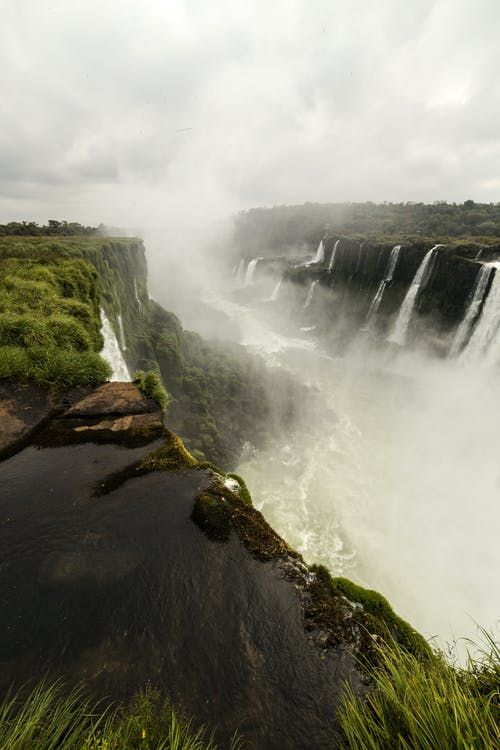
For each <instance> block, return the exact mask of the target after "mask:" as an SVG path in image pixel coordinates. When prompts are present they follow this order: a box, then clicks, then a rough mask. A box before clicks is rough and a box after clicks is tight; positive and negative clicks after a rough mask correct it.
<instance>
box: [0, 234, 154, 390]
mask: <svg viewBox="0 0 500 750" xmlns="http://www.w3.org/2000/svg"><path fill="white" fill-rule="evenodd" d="M131 268H132V269H134V270H135V271H136V272H137V273H141V274H143V275H145V268H146V265H145V257H144V248H143V246H142V242H141V241H140V240H138V239H135V238H133V239H130V238H109V237H86V236H81V237H79V236H72V237H60V236H57V237H46V236H42V237H26V236H15V235H13V236H1V237H0V279H1V282H0V379H9V380H16V381H20V382H35V383H38V384H40V385H43V386H46V387H50V388H57V389H63V388H68V387H72V386H76V385H97V384H98V383H102V382H104V381H105V380H106V379H107V378H108V377H109V375H110V368H109V366H108V365H107V363H106V362H104V360H103V359H102V358H101V357H100V356H99V352H100V351H101V349H102V346H103V339H102V335H101V333H100V328H101V319H100V312H99V307H100V305H101V306H102V305H104V306H106V307H108V309H109V308H111V309H113V308H114V307H115V304H116V294H117V291H116V285H117V283H118V279H119V278H121V279H123V278H126V277H127V274H128V275H129V274H130V269H131ZM122 283H123V282H122Z"/></svg>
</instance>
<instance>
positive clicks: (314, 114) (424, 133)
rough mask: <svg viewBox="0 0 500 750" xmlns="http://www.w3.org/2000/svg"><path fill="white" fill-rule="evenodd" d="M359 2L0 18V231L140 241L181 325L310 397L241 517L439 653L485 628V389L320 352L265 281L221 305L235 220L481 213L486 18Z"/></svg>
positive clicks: (492, 518)
mask: <svg viewBox="0 0 500 750" xmlns="http://www.w3.org/2000/svg"><path fill="white" fill-rule="evenodd" d="M368 5H369V4H367V3H351V4H346V3H341V2H336V1H335V2H331V1H329V2H326V0H325V1H323V0H321V1H320V2H317V3H315V4H314V7H313V8H312V7H311V5H310V4H308V3H306V2H304V0H297V1H295V0H279V2H276V3H273V4H272V5H270V4H269V3H264V2H263V0H258V2H253V3H247V2H243V1H238V2H234V1H233V2H229V0H221V1H220V2H216V3H215V4H214V3H212V4H210V5H207V4H206V3H202V2H199V1H198V0H174V1H172V2H168V3H160V2H156V0H145V2H143V3H141V4H138V3H134V2H131V1H130V0H120V2H118V0H111V1H110V2H107V3H104V4H103V3H98V2H97V1H96V0H86V2H83V0H75V1H74V2H71V3H62V2H58V0H53V2H51V3H50V4H40V3H39V2H34V0H19V2H16V3H15V4H13V3H10V4H9V3H4V7H2V9H1V10H0V20H1V24H0V29H1V31H0V35H1V39H2V44H1V45H0V59H1V62H2V65H1V70H2V90H3V95H4V99H5V101H6V102H7V103H8V106H7V107H6V112H5V114H4V118H3V125H2V133H1V136H0V163H1V165H2V169H1V170H0V195H1V201H0V220H2V221H6V222H7V221H12V220H30V219H33V220H36V221H39V222H44V221H46V219H47V218H49V217H50V218H52V217H54V218H67V219H68V220H77V221H79V222H81V223H83V224H93V225H97V224H99V223H101V222H102V223H104V224H108V225H112V226H120V227H124V228H127V230H130V232H133V233H137V234H139V235H141V236H143V237H144V239H145V243H146V247H147V254H148V265H149V289H150V293H151V295H152V296H153V297H154V298H155V299H157V300H158V301H159V302H160V303H161V304H162V305H163V306H164V307H165V308H166V309H169V310H173V311H174V312H176V313H177V314H178V315H179V316H180V318H181V320H182V323H183V325H184V326H185V327H187V328H192V329H195V330H198V331H199V332H200V333H202V334H203V335H205V336H209V337H211V336H217V337H221V338H227V339H229V340H231V341H237V342H239V343H241V344H242V345H243V346H245V347H246V348H247V349H248V350H250V351H254V352H255V353H258V354H259V355H260V356H262V357H264V359H265V360H266V362H267V363H268V366H270V367H279V368H285V369H287V370H289V371H290V372H292V373H293V374H294V375H295V376H296V378H297V380H298V381H299V382H301V383H305V384H308V385H310V386H311V388H312V389H313V391H314V393H315V398H316V399H318V400H319V401H320V403H321V404H322V405H323V407H324V408H323V409H319V410H318V409H315V410H314V412H313V413H314V418H313V417H312V416H311V415H310V416H309V418H304V419H303V421H302V422H301V423H299V424H297V426H296V430H295V432H294V433H293V434H288V435H286V436H283V438H282V439H279V440H277V441H276V444H275V445H274V446H273V449H272V450H268V451H264V452H260V451H258V450H256V449H254V448H252V446H248V451H247V454H246V455H245V456H244V457H243V459H242V462H241V465H240V466H239V467H238V470H239V472H240V473H241V474H242V475H243V476H244V477H245V478H246V479H247V481H248V483H249V485H250V488H251V490H252V493H253V496H254V498H255V501H256V504H257V507H259V508H261V509H262V510H263V512H264V514H265V516H266V518H267V519H268V521H269V522H270V523H271V525H273V526H274V527H275V528H276V529H277V531H278V532H279V533H281V534H282V535H283V536H284V537H285V539H286V540H287V541H288V542H289V543H290V544H291V545H292V546H295V547H296V548H297V549H298V550H299V551H301V552H302V553H303V554H304V556H305V558H306V559H307V561H308V562H322V563H325V564H326V565H328V567H329V568H330V569H331V570H332V573H333V574H334V575H343V574H345V575H347V576H350V577H352V578H353V579H355V580H357V581H359V582H360V583H362V584H363V585H366V586H369V587H373V588H375V589H377V590H379V591H381V592H382V593H384V594H385V595H386V596H387V597H388V598H389V600H390V602H391V604H393V606H394V608H395V609H396V610H397V611H398V612H399V613H400V614H401V615H402V616H404V617H407V618H408V619H409V620H410V621H411V622H412V623H413V624H414V625H415V626H416V627H417V628H419V629H420V630H421V631H422V632H424V633H425V635H426V636H428V637H433V636H435V635H439V638H440V639H441V642H443V641H446V640H447V639H449V638H452V637H454V636H462V635H466V634H468V633H471V631H472V630H473V624H472V623H473V621H474V620H475V621H477V622H478V623H480V624H481V625H483V626H485V627H490V626H492V625H493V624H494V622H495V618H496V617H497V614H498V613H497V612H495V611H494V605H495V601H494V598H495V597H494V592H495V591H496V590H497V582H496V579H495V573H496V572H497V571H498V569H499V565H498V562H499V561H498V558H497V557H495V554H496V553H495V548H496V547H497V546H498V545H497V543H496V539H495V537H494V529H495V528H498V520H499V519H498V507H499V506H498V494H499V469H498V455H497V450H495V446H496V445H497V443H496V429H495V421H494V415H495V414H496V413H498V405H499V399H500V394H499V386H498V382H497V380H495V377H494V376H493V374H492V373H491V372H490V371H488V370H484V371H483V370H482V369H481V368H477V367H473V366H470V367H466V366H463V365H461V364H459V363H457V362H455V361H453V362H452V361H438V360H436V358H434V357H433V356H431V355H429V354H427V353H426V351H425V349H418V347H417V349H416V351H414V352H413V354H402V353H401V352H399V351H397V350H396V349H394V348H390V347H383V348H382V349H380V348H379V347H373V346H371V345H370V343H369V341H368V340H367V337H366V336H362V335H360V336H359V337H358V336H357V335H354V334H353V336H352V341H351V344H350V346H349V347H348V348H347V349H346V348H345V347H341V348H340V349H339V350H338V352H336V349H335V343H336V338H338V339H340V338H341V337H342V336H343V334H342V332H341V331H340V328H339V327H338V326H336V324H335V323H332V326H331V335H330V343H331V344H332V346H331V347H330V348H329V349H328V351H326V350H323V348H322V344H320V343H319V340H318V338H317V337H316V335H315V331H314V330H311V329H313V328H314V325H315V323H314V322H312V321H311V320H310V316H308V313H307V310H304V305H305V303H306V294H307V290H302V291H303V292H304V294H303V299H302V298H301V299H300V300H299V301H297V308H298V309H301V310H302V313H301V314H302V316H303V319H302V320H299V319H292V318H290V317H289V316H288V313H287V308H286V307H282V308H280V307H279V306H273V303H272V302H271V301H270V297H271V296H272V293H273V290H274V289H275V287H276V284H277V281H278V280H279V273H278V272H277V273H276V274H274V275H272V276H271V277H269V278H268V279H267V281H266V282H265V283H264V285H262V286H257V287H256V288H247V289H242V288H237V287H236V286H235V281H234V276H232V275H231V272H232V270H233V269H232V264H231V263H229V261H228V260H227V258H228V257H229V255H231V257H234V253H232V254H231V252H230V246H231V237H232V235H231V230H232V225H231V218H230V217H231V216H232V215H234V214H235V213H236V212H238V211H240V210H242V209H246V208H249V207H251V206H272V205H281V204H287V203H302V202H306V201H312V202H315V201H325V202H326V201H328V202H331V201H379V202H382V201H426V202H432V201H440V200H444V199H446V200H448V201H464V200H466V199H468V198H472V199H474V200H476V201H486V202H487V201H492V202H494V201H497V200H498V190H499V187H500V179H499V177H498V170H497V164H498V156H499V154H500V136H499V133H498V126H497V123H498V120H499V118H500V97H499V96H495V92H497V89H498V82H497V77H498V76H497V70H498V67H499V62H500V47H499V45H498V39H497V36H498V33H497V30H498V24H499V21H500V5H499V4H498V3H497V2H496V0H495V1H494V0H479V2H477V3H475V4H474V5H472V4H466V3H459V4H457V3H456V2H452V0H421V2H418V3H413V4H411V7H409V6H408V4H405V5H403V4H401V3H400V2H397V1H396V0H384V1H383V2H380V3H377V4H376V7H375V5H374V6H373V7H372V8H371V7H368ZM318 231H319V232H321V231H323V227H318ZM300 250H301V248H299V247H297V252H299V251H300ZM302 250H303V248H302ZM313 255H314V253H313V252H312V251H311V256H310V257H313ZM247 260H248V259H247ZM286 294H287V290H286V289H285V288H283V289H281V290H280V296H281V295H285V296H286ZM314 294H315V295H316V297H321V296H322V295H324V294H325V292H324V291H323V290H322V289H321V288H316V289H315V291H314ZM328 294H329V295H330V299H335V295H336V294H337V292H336V290H335V288H333V289H332V290H331V291H330V292H328ZM342 316H343V318H344V323H345V319H346V318H347V321H348V318H349V313H348V310H346V311H344V312H343V313H342ZM428 335H429V337H431V336H432V335H433V334H432V331H429V333H428ZM167 385H168V384H167ZM319 413H321V414H322V416H321V417H319V416H318V414H319Z"/></svg>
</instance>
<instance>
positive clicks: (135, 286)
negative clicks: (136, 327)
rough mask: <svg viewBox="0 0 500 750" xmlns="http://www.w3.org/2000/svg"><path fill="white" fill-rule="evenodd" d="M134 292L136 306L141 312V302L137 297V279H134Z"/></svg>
mask: <svg viewBox="0 0 500 750" xmlns="http://www.w3.org/2000/svg"><path fill="white" fill-rule="evenodd" d="M134 294H135V301H136V302H137V307H138V308H139V312H141V308H142V303H141V300H140V299H139V292H138V290H137V279H134Z"/></svg>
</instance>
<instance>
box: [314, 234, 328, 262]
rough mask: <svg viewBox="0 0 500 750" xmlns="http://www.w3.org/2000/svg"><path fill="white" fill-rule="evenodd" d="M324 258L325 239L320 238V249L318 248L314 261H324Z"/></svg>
mask: <svg viewBox="0 0 500 750" xmlns="http://www.w3.org/2000/svg"><path fill="white" fill-rule="evenodd" d="M324 260H325V246H324V245H323V240H320V241H319V245H318V249H317V250H316V255H315V256H314V258H313V260H312V263H323V261H324Z"/></svg>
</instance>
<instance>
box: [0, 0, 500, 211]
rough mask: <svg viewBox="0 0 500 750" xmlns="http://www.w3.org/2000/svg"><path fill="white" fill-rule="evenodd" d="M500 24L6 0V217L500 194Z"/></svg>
mask: <svg viewBox="0 0 500 750" xmlns="http://www.w3.org/2000/svg"><path fill="white" fill-rule="evenodd" d="M499 21H500V6H499V5H498V4H497V3H496V1H495V0H478V2H476V3H475V4H474V5H473V6H471V5H470V4H469V3H467V4H466V3H465V2H462V1H461V0H460V2H459V1H458V0H434V2H433V1H432V0H420V1H418V2H413V3H411V4H408V3H401V2H398V0H381V1H380V2H377V3H370V2H366V1H363V0H357V1H356V2H352V3H349V4H346V3H340V2H337V1H335V0H315V1H314V2H309V3H306V2H305V0H276V2H273V3H265V2H264V1H263V0H254V1H253V2H248V0H232V1H230V0H214V2H212V3H206V2H201V0H184V1H183V0H143V1H142V2H140V3H139V2H137V0H135V1H132V0H108V1H107V2H105V3H102V2H97V0H85V1H83V0H67V1H66V2H64V3H63V2H61V1H60V0H46V2H41V1H40V0H18V2H16V3H15V4H14V3H10V4H7V3H6V4H4V7H3V8H2V9H1V10H0V30H1V31H0V41H1V44H0V71H1V73H0V83H1V86H2V97H3V102H4V108H3V109H4V113H3V117H2V128H1V130H0V195H1V204H0V205H1V206H2V210H1V216H0V220H4V221H5V220H9V219H14V218H24V219H28V218H35V219H37V220H44V219H46V218H47V217H48V216H61V217H63V215H64V217H65V218H68V219H77V220H78V219H79V220H81V221H84V222H85V223H91V222H99V221H101V220H102V221H105V222H109V223H114V224H117V223H122V224H124V223H126V224H132V225H140V224H142V225H144V224H147V223H151V222H152V223H156V224H159V223H162V222H165V221H169V219H170V218H172V220H173V218H175V217H178V216H179V215H180V214H182V215H183V216H197V217H198V216H208V214H212V213H213V214H215V215H220V214H222V213H225V212H230V211H233V210H236V209H238V208H241V207H247V206H251V205H255V204H259V205H262V204H269V203H270V204H273V203H288V202H294V203H295V202H302V201H307V200H310V201H336V200H367V199H371V200H428V201H432V200H435V199H437V198H439V199H442V198H446V199H448V200H464V199H466V198H469V197H471V198H473V199H475V200H486V201H490V200H491V201H496V200H497V199H498V186H497V181H496V175H497V173H498V168H497V165H498V154H499V150H500V136H499V135H498V132H497V131H498V128H497V123H498V119H499V115H500V112H499V109H500V96H499V95H498V94H499V92H498V83H497V80H496V71H497V70H498V67H499V58H500V51H499V47H498V44H497V39H496V30H497V29H498V24H499ZM188 128H189V129H188ZM169 206H170V208H169ZM200 220H201V219H200Z"/></svg>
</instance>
